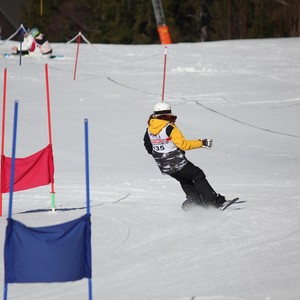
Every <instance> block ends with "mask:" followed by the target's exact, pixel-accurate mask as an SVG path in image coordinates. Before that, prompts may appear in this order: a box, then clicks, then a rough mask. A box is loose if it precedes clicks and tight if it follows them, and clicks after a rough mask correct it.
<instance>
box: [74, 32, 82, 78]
mask: <svg viewBox="0 0 300 300" xmlns="http://www.w3.org/2000/svg"><path fill="white" fill-rule="evenodd" d="M80 37H81V32H79V34H78V38H77V51H76V59H75V67H74V76H73V80H75V79H76V71H77V63H78V54H79V45H80Z"/></svg>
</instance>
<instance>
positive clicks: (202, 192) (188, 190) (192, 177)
mask: <svg viewBox="0 0 300 300" xmlns="http://www.w3.org/2000/svg"><path fill="white" fill-rule="evenodd" d="M170 176H171V177H173V178H174V179H176V180H178V181H179V182H180V185H181V188H182V189H183V191H184V193H185V194H186V199H187V200H188V201H190V202H194V203H196V204H198V205H209V204H211V203H212V202H213V201H214V199H215V198H216V197H217V194H216V192H215V191H214V189H213V188H212V187H211V185H210V184H209V183H208V181H207V180H206V176H205V174H204V172H203V171H202V170H201V169H200V168H199V167H197V166H195V165H194V164H192V163H191V162H190V161H188V162H187V164H186V165H185V166H184V167H183V168H182V169H181V170H180V171H177V172H175V173H173V174H171V175H170Z"/></svg>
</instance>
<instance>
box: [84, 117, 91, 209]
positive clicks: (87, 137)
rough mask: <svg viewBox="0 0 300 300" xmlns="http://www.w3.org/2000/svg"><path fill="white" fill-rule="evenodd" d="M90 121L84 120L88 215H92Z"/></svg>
mask: <svg viewBox="0 0 300 300" xmlns="http://www.w3.org/2000/svg"><path fill="white" fill-rule="evenodd" d="M88 126H89V121H88V119H84V133H85V134H84V138H85V179H86V213H87V214H90V213H91V209H90V176H89V173H90V170H89V128H88Z"/></svg>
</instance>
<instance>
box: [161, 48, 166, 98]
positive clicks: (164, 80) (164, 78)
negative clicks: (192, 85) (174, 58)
mask: <svg viewBox="0 0 300 300" xmlns="http://www.w3.org/2000/svg"><path fill="white" fill-rule="evenodd" d="M166 66H167V47H165V56H164V76H163V86H162V97H161V101H164V100H165V84H166Z"/></svg>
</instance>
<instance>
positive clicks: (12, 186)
mask: <svg viewBox="0 0 300 300" xmlns="http://www.w3.org/2000/svg"><path fill="white" fill-rule="evenodd" d="M18 108H19V102H18V100H16V101H15V110H14V128H13V140H12V154H11V171H10V185H9V207H8V218H9V219H11V216H12V202H13V192H14V180H15V157H16V142H17V122H18Z"/></svg>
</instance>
